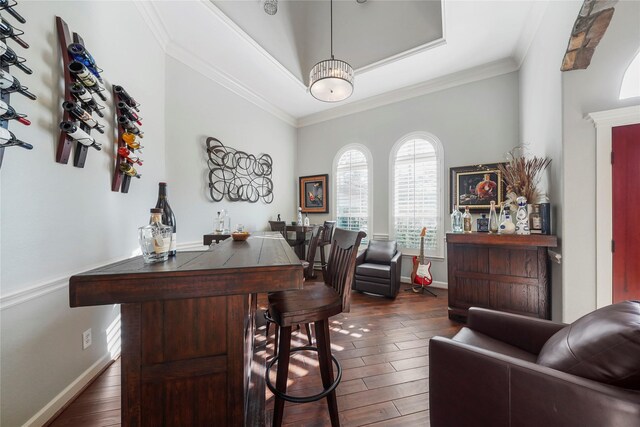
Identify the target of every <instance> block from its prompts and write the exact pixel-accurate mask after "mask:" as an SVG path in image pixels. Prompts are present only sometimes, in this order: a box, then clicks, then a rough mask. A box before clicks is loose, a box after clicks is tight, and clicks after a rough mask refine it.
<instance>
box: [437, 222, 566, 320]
mask: <svg viewBox="0 0 640 427" xmlns="http://www.w3.org/2000/svg"><path fill="white" fill-rule="evenodd" d="M556 246H557V238H556V236H549V235H539V234H537V235H530V236H519V235H499V234H489V233H463V234H457V233H447V264H448V272H449V278H448V281H449V317H450V318H451V317H456V316H460V317H463V318H466V316H467V310H468V309H469V307H484V308H490V309H493V310H500V311H508V312H510V313H516V314H523V315H526V316H532V317H539V318H542V319H550V318H551V284H550V280H549V275H548V269H549V259H548V254H547V250H548V248H550V247H556Z"/></svg>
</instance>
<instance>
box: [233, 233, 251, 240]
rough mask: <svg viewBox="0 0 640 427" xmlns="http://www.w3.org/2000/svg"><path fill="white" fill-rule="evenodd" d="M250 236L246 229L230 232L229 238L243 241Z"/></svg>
mask: <svg viewBox="0 0 640 427" xmlns="http://www.w3.org/2000/svg"><path fill="white" fill-rule="evenodd" d="M249 236H251V233H249V232H248V231H234V232H233V233H231V238H232V239H233V240H235V241H236V242H244V241H245V240H247V239H248V238H249Z"/></svg>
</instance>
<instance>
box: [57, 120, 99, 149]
mask: <svg viewBox="0 0 640 427" xmlns="http://www.w3.org/2000/svg"><path fill="white" fill-rule="evenodd" d="M60 129H61V130H62V131H63V132H65V133H66V134H67V135H69V136H70V137H71V138H72V139H74V140H75V141H78V142H79V143H80V144H82V145H86V146H87V147H93V148H95V149H96V150H98V151H100V150H102V144H99V143H98V142H96V140H95V139H93V137H92V136H91V135H89V134H88V133H86V132H85V131H83V130H82V129H80V128H79V127H78V126H76V125H74V124H73V123H71V122H62V123H60Z"/></svg>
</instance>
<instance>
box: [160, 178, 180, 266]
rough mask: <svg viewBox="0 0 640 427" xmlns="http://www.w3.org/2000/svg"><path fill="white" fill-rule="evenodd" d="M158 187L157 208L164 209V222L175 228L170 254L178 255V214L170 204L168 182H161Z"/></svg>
mask: <svg viewBox="0 0 640 427" xmlns="http://www.w3.org/2000/svg"><path fill="white" fill-rule="evenodd" d="M158 187H159V188H158V201H157V202H156V208H160V209H162V223H163V224H164V225H168V226H170V227H171V228H172V229H173V239H172V240H171V248H170V249H169V256H176V235H177V234H176V216H175V215H174V213H173V210H172V209H171V206H169V201H168V200H167V183H166V182H161V183H160V184H159V185H158Z"/></svg>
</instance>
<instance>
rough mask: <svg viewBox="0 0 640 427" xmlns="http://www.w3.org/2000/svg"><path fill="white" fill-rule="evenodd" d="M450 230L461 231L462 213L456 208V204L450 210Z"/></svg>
mask: <svg viewBox="0 0 640 427" xmlns="http://www.w3.org/2000/svg"><path fill="white" fill-rule="evenodd" d="M451 231H452V232H454V233H462V213H461V212H460V209H458V205H455V206H454V207H453V212H451Z"/></svg>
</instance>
